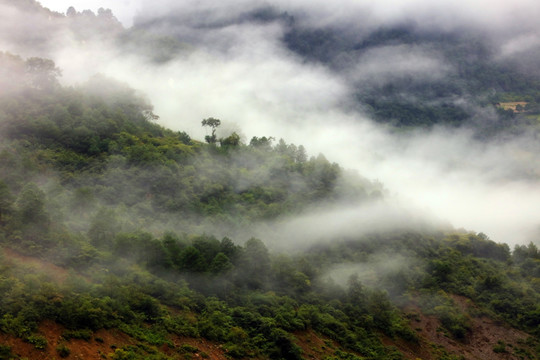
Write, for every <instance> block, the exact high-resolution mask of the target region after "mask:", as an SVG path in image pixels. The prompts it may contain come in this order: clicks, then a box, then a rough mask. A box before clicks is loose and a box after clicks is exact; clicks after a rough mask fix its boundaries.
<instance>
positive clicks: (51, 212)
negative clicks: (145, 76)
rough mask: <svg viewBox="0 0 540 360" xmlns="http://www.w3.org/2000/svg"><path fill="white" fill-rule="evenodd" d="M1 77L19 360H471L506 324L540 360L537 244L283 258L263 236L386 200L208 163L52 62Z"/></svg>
mask: <svg viewBox="0 0 540 360" xmlns="http://www.w3.org/2000/svg"><path fill="white" fill-rule="evenodd" d="M2 61H4V63H9V64H11V65H10V66H13V68H17V69H20V71H21V75H20V76H22V77H23V78H24V79H26V80H25V81H22V82H20V84H21V86H20V87H18V88H13V89H12V91H11V92H7V93H4V94H2V98H1V99H0V102H1V109H2V117H1V119H2V120H1V123H0V125H1V127H2V136H3V137H2V148H1V152H0V167H1V169H2V171H1V172H0V174H1V175H0V241H1V244H2V251H1V253H0V254H1V257H0V288H1V289H2V293H3V294H4V296H3V297H2V298H1V299H0V311H1V313H0V332H1V333H2V334H1V336H2V337H1V339H2V342H3V344H5V345H2V348H0V350H1V351H2V356H3V357H4V358H8V359H9V358H17V357H21V356H41V357H43V358H51V357H52V356H54V355H53V354H55V353H56V354H57V356H60V357H62V356H67V357H68V358H69V357H70V356H75V354H76V353H77V349H81V350H80V351H81V352H82V353H84V352H83V350H82V349H83V348H85V347H90V348H91V349H92V351H98V350H99V351H101V352H102V353H103V356H105V357H106V358H111V359H143V358H144V359H152V358H153V359H183V358H190V357H193V356H194V354H198V355H199V356H203V357H204V355H203V352H205V353H206V354H207V355H208V354H209V352H208V351H210V349H212V348H213V346H221V349H222V350H216V351H217V353H218V354H219V355H218V356H222V355H225V356H227V357H232V358H271V359H302V358H308V357H309V356H310V355H309V354H311V355H312V356H317V355H314V354H319V355H320V356H321V357H323V356H324V357H326V358H328V359H357V358H368V359H400V358H415V357H419V356H421V357H423V358H424V357H425V358H442V359H444V358H446V359H452V358H459V356H460V355H461V354H460V353H461V352H462V351H464V350H466V349H469V347H471V346H474V345H473V344H477V342H475V336H478V335H480V334H484V332H482V331H480V330H479V329H478V327H479V325H478V324H479V323H480V322H481V321H484V322H485V323H489V324H493V323H492V322H491V321H492V320H485V319H487V318H491V319H495V320H496V321H499V322H500V323H501V324H505V325H504V326H512V327H514V328H515V329H519V330H520V331H522V332H517V330H515V331H514V330H512V331H513V333H514V334H518V335H512V336H505V337H504V338H498V337H499V336H502V334H503V332H501V330H500V328H499V327H498V326H493V325H490V327H491V330H489V331H488V333H489V334H490V337H488V340H485V341H484V344H485V345H484V349H485V348H486V347H487V348H489V347H491V348H492V349H491V350H492V351H491V352H488V353H489V356H491V357H490V358H492V359H495V358H501V359H502V358H523V359H535V358H538V344H539V343H538V336H539V330H540V328H539V327H538V326H539V324H540V318H539V316H540V308H539V305H538V304H540V295H539V288H538V285H539V282H538V278H539V277H540V253H539V251H538V249H537V248H536V246H535V245H534V244H532V243H531V244H530V245H528V246H517V247H516V248H515V249H514V251H513V252H511V251H510V249H509V247H508V245H506V244H497V243H495V242H493V241H491V240H490V239H489V238H488V237H487V236H486V235H484V234H475V233H469V232H464V231H461V232H460V231H456V230H454V229H452V228H450V227H448V226H439V225H437V224H435V225H434V224H429V222H426V223H423V222H420V223H415V222H408V221H407V220H408V218H406V221H405V225H403V226H400V227H398V228H395V227H389V226H388V227H384V228H383V229H381V230H378V231H372V232H368V233H364V234H353V235H350V234H349V235H327V233H324V232H323V233H321V237H320V238H317V239H313V241H312V242H311V243H309V244H307V245H304V248H303V249H304V250H303V251H289V252H280V251H279V250H274V249H273V248H272V243H268V244H265V242H264V241H265V239H264V238H263V239H262V240H260V239H258V238H255V237H253V236H254V235H253V234H254V233H255V229H254V228H253V225H254V224H256V223H259V222H263V221H270V222H269V228H270V227H272V226H274V225H273V224H279V222H280V221H286V220H287V219H291V218H294V217H295V216H297V215H302V214H306V213H308V212H309V211H311V209H313V208H315V209H319V210H321V211H325V210H326V209H328V208H329V205H331V206H332V207H345V206H350V205H351V204H352V205H355V206H360V205H369V204H373V203H378V202H380V201H381V197H382V196H383V193H384V189H382V188H381V186H380V184H377V183H373V182H370V181H367V180H365V178H363V177H361V176H359V175H357V174H349V173H348V172H346V171H345V170H343V169H342V168H341V167H340V166H339V165H337V164H332V163H330V162H329V161H328V160H326V159H325V158H324V156H322V155H319V156H318V157H308V156H307V154H306V151H305V149H303V147H302V146H295V145H292V144H286V143H285V142H284V141H279V142H277V144H274V140H273V139H272V138H269V137H266V136H263V137H254V138H253V139H251V141H250V143H249V144H244V143H243V142H242V141H241V139H240V138H239V137H238V136H237V135H236V136H235V134H234V133H233V134H231V135H229V136H226V137H223V138H219V139H218V138H213V137H212V136H209V137H208V140H209V141H208V143H202V142H199V141H196V140H193V139H191V138H190V137H189V135H188V134H186V133H184V132H174V131H171V130H168V129H165V128H163V127H161V126H159V125H157V124H156V123H155V122H154V121H155V119H156V118H157V117H156V115H155V114H153V112H152V107H151V105H150V104H148V102H146V101H145V100H144V98H142V97H140V96H138V95H137V94H136V93H135V92H134V91H133V90H131V89H129V88H128V87H126V86H124V85H122V84H118V83H116V82H114V81H111V80H108V79H104V78H102V77H97V78H95V79H93V80H91V81H90V82H89V83H87V84H84V85H81V86H80V87H77V88H65V87H62V86H60V85H59V83H58V82H57V81H56V74H57V73H58V71H57V69H56V67H55V65H54V63H52V62H51V61H49V60H46V59H40V58H32V59H26V60H23V59H22V58H19V57H16V56H12V55H9V54H2ZM104 89H107V91H104ZM214 120H215V119H214ZM208 123H209V122H208V121H206V122H203V124H208ZM213 124H215V122H213ZM382 201H384V200H382ZM321 225H323V226H324V224H321ZM312 226H315V224H312ZM263 235H264V233H263ZM268 235H269V232H268ZM281 236H282V237H283V239H282V240H283V241H286V242H288V243H290V244H295V242H296V241H297V240H298V238H297V236H296V235H295V233H294V232H291V233H288V234H287V233H285V234H282V235H281ZM231 237H232V239H231ZM298 245H300V244H298ZM293 248H294V247H293ZM22 254H24V255H22ZM27 256H29V257H27ZM464 299H467V300H464ZM469 301H470V302H471V304H472V305H468V304H467V305H464V302H469ZM421 324H426V326H425V327H424V328H419V329H418V330H417V329H416V327H419V326H420V325H421ZM429 326H434V327H437V328H438V329H439V330H438V331H437V334H439V335H438V336H433V333H432V332H429V329H428V327H429ZM426 332H428V333H426ZM526 334H529V335H526ZM17 339H19V340H17ZM20 339H22V341H24V342H26V345H23V343H21V340H20ZM310 339H311V340H310ZM317 339H319V340H317ZM321 339H322V340H321ZM85 341H89V342H88V343H86V342H85ZM308 341H313V342H314V344H313V345H306V343H307V342H308ZM321 341H322V342H321ZM199 343H202V344H205V345H193V344H199ZM503 343H504V344H503ZM27 344H31V345H32V346H33V347H34V349H35V350H29V345H27ZM323 344H324V345H323ZM106 346H109V348H110V349H111V350H108V352H107V351H106ZM112 346H114V348H113V347H112ZM396 346H397V347H396ZM195 347H197V349H195ZM307 348H309V349H307ZM25 354H28V355H25ZM36 354H39V355H36ZM468 354H470V357H467V358H471V359H472V358H475V356H476V355H475V353H474V351H472V350H471V351H469V352H468ZM208 356H210V355H208ZM467 356H469V355H467ZM486 356H488V355H486Z"/></svg>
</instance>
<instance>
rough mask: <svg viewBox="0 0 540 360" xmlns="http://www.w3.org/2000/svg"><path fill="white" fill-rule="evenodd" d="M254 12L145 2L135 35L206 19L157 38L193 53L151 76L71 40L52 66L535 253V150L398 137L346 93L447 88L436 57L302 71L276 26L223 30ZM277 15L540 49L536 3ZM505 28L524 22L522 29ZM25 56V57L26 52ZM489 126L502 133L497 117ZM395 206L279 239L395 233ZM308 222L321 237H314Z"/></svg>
mask: <svg viewBox="0 0 540 360" xmlns="http://www.w3.org/2000/svg"><path fill="white" fill-rule="evenodd" d="M43 3H44V4H45V5H47V1H43ZM262 4H263V3H262V2H261V3H258V2H256V3H253V2H251V3H250V5H249V6H248V5H247V3H246V2H244V1H235V2H234V3H227V4H221V5H217V6H214V5H212V6H210V3H208V2H207V3H204V2H203V3H202V4H199V5H196V4H195V3H194V2H189V1H188V2H180V3H178V2H174V4H173V2H166V1H164V2H160V3H157V4H156V3H155V2H151V3H150V2H142V3H141V5H140V6H141V9H142V10H141V12H140V13H139V17H138V18H137V20H136V22H137V21H139V22H143V21H144V22H148V21H151V20H153V21H157V20H159V16H161V15H163V14H165V13H166V12H169V13H170V14H175V13H176V12H182V13H183V17H184V18H190V17H193V16H200V15H201V14H208V18H206V19H204V18H200V17H199V18H195V19H196V21H193V24H189V23H188V24H187V25H181V26H178V25H177V24H172V25H171V24H165V25H163V26H162V27H161V28H160V31H162V32H163V33H167V31H168V30H169V28H170V30H171V31H172V33H173V34H176V35H177V36H180V35H181V39H180V40H182V41H185V42H186V44H187V45H189V46H186V48H185V50H183V51H180V53H178V54H176V55H175V57H174V58H173V59H171V60H170V61H167V62H162V63H155V62H153V61H151V60H150V59H151V57H148V56H141V54H140V53H134V52H131V51H128V50H126V49H124V48H122V47H120V46H118V44H115V43H112V42H111V43H103V42H93V41H87V42H77V41H73V36H72V35H71V33H70V32H69V29H67V28H66V29H63V30H62V32H60V34H61V35H60V36H58V37H57V39H58V40H57V41H59V43H57V44H55V46H53V47H51V48H50V49H48V53H47V55H48V56H49V57H51V58H53V59H54V60H55V62H56V63H57V65H58V66H59V67H60V68H62V69H63V73H64V77H63V81H64V82H65V83H66V84H73V83H80V82H83V81H85V79H87V78H88V77H89V76H91V75H93V74H95V73H103V74H105V75H107V76H110V77H113V78H116V79H119V80H121V81H125V82H127V83H128V84H130V85H131V86H133V87H135V88H136V89H138V90H140V91H142V92H144V93H146V94H147V95H148V97H149V98H150V100H151V102H152V103H153V104H154V106H155V113H157V114H158V115H160V117H161V118H160V120H159V121H160V124H162V125H164V126H167V127H170V128H173V129H175V130H184V131H187V132H188V133H190V134H191V135H192V136H193V137H195V138H199V139H202V138H204V129H202V128H201V126H200V122H201V120H202V119H204V118H207V117H209V116H214V117H217V118H220V119H221V120H222V121H223V124H224V125H223V126H224V127H226V126H228V125H227V124H233V125H231V126H232V127H233V128H240V129H241V131H242V133H243V134H244V135H245V138H246V139H250V138H251V137H252V136H273V137H275V138H277V139H279V138H284V139H285V140H286V141H287V142H293V143H296V144H302V145H304V146H305V147H306V149H307V151H308V153H310V154H313V155H316V154H318V153H319V152H321V153H324V154H325V155H326V157H327V158H328V159H329V160H331V161H335V162H338V163H340V164H341V165H342V166H344V167H346V168H351V169H356V170H358V171H359V172H360V173H361V174H362V175H364V176H365V177H367V178H369V179H373V180H375V179H377V180H380V181H381V182H382V183H384V184H385V186H386V188H387V189H388V192H389V193H390V198H392V199H393V200H388V201H394V200H395V201H396V202H397V203H399V208H400V209H402V208H405V209H409V210H408V211H410V214H408V215H407V217H406V219H410V218H411V217H412V218H416V217H418V216H421V217H423V216H424V214H426V213H428V214H434V218H437V219H441V220H448V221H450V222H451V223H452V224H453V225H454V226H455V227H464V228H466V229H469V230H473V231H476V232H484V233H486V234H487V235H488V236H490V237H491V238H492V239H493V240H495V241H504V242H508V243H510V244H515V243H522V242H527V241H530V240H533V241H538V237H537V229H538V226H539V225H540V219H539V218H538V215H537V214H538V213H539V211H538V210H540V206H539V205H538V204H540V180H539V178H540V161H539V160H538V156H537V154H538V150H540V149H539V145H538V142H537V139H535V138H534V137H527V136H520V137H510V138H507V139H505V140H504V141H500V142H499V141H496V140H492V141H490V142H482V143H480V142H478V141H477V140H476V139H475V138H474V136H473V134H472V133H470V132H468V131H467V130H463V129H457V130H456V129H446V128H434V129H430V130H419V131H413V132H408V133H401V134H400V133H397V134H396V133H395V132H394V131H392V130H391V129H387V128H386V127H384V126H381V125H378V124H376V123H374V122H373V121H372V120H371V119H369V117H368V116H367V115H366V114H365V113H362V111H360V110H358V109H357V107H355V106H354V104H353V102H354V101H353V98H354V94H355V91H357V89H355V88H353V87H352V85H351V84H352V83H355V84H358V83H362V82H364V83H365V84H366V85H365V86H373V84H381V83H384V82H385V81H388V79H391V78H392V79H393V78H396V77H398V78H399V77H400V76H410V77H413V78H414V77H431V78H436V79H444V77H445V76H447V75H448V74H451V73H452V72H453V71H454V69H453V68H452V67H451V66H450V65H448V64H446V63H445V62H444V60H443V59H442V58H441V57H440V56H439V55H438V54H437V53H436V52H434V51H432V50H430V49H426V48H423V47H419V46H416V45H406V46H405V45H396V46H394V45H389V46H385V47H379V48H375V49H372V50H370V51H368V52H366V53H363V54H361V55H360V56H359V57H358V59H357V62H356V64H355V66H354V67H352V68H351V67H349V68H348V69H347V71H348V72H340V71H339V70H335V69H332V68H329V67H326V66H324V65H322V64H317V63H313V62H306V61H305V59H303V58H302V57H301V56H299V55H298V54H295V53H293V52H291V51H290V50H289V49H287V48H286V46H285V45H284V44H283V42H282V37H283V34H284V32H285V31H286V30H287V28H286V27H287V24H286V23H284V22H283V21H281V20H276V21H267V22H261V21H245V22H234V21H233V22H227V20H229V19H233V18H238V16H239V12H242V13H245V12H248V11H249V10H250V9H255V8H257V6H259V5H262ZM264 4H265V5H267V3H264ZM273 5H274V6H275V7H276V8H277V9H278V10H279V11H283V12H284V11H287V12H289V14H292V15H294V16H295V18H296V19H297V21H299V22H300V23H301V24H304V25H305V26H315V25H317V24H323V25H325V26H336V27H339V26H341V28H347V27H348V31H349V34H351V33H352V34H353V35H352V36H358V37H359V38H361V37H362V36H363V34H364V32H367V31H370V30H371V29H376V28H377V27H381V26H383V25H389V24H398V23H410V22H413V23H414V24H415V26H417V28H420V29H423V31H427V30H429V29H434V28H436V29H438V31H442V30H448V29H452V30H455V29H458V28H459V27H463V28H464V29H468V30H470V31H473V30H474V31H478V32H479V33H484V34H488V35H490V36H491V37H489V38H490V41H491V40H493V41H498V39H499V38H500V42H497V44H498V46H499V50H500V53H501V54H503V55H504V56H511V54H514V53H516V52H517V51H518V50H519V49H520V48H523V47H525V48H534V47H535V46H538V41H537V39H535V37H534V36H531V35H530V34H532V33H534V32H531V31H536V33H539V32H540V25H538V22H537V19H538V16H534V15H535V14H536V15H540V14H538V12H539V11H540V4H538V3H537V2H533V1H528V0H518V1H517V2H513V3H512V4H507V3H505V4H502V3H501V4H497V3H495V4H494V3H492V2H487V1H480V2H474V3H472V4H471V3H467V4H465V3H462V2H457V3H456V2H452V3H450V2H443V3H432V2H422V1H412V0H411V1H407V2H396V1H384V2H379V3H377V4H372V3H369V4H368V3H367V2H358V1H346V0H343V1H341V2H340V3H339V5H336V4H335V3H332V4H331V6H330V4H329V3H325V2H307V1H296V2H295V3H294V4H292V5H289V4H287V3H285V2H283V1H276V2H273ZM111 6H112V5H111ZM452 15H453V16H452ZM512 16H517V17H518V18H519V20H520V21H519V24H516V21H515V17H512ZM120 17H121V16H120ZM169 21H171V18H169ZM216 24H217V25H216ZM220 24H221V25H220ZM203 25H204V26H203ZM356 29H358V30H356ZM355 32H356V34H357V35H354V33H355ZM524 34H525V35H524ZM526 34H528V35H526ZM66 39H67V40H66ZM1 41H2V42H1V43H2V44H3V46H4V48H5V49H6V50H10V51H18V49H19V48H17V47H14V46H12V45H10V44H13V38H9V37H8V36H3V37H2V39H1ZM60 44H62V45H64V46H60ZM10 46H11V47H10ZM12 49H14V50H12ZM142 50H143V51H144V49H142ZM21 52H22V51H21ZM22 53H23V55H25V56H29V55H30V54H31V53H32V48H26V49H25V51H24V52H22ZM43 53H44V51H41V52H40V54H38V55H43ZM351 80H353V81H351ZM458 100H459V99H458ZM458 100H456V101H458ZM460 101H466V99H461V100H460ZM483 116H484V117H486V118H487V121H498V120H497V115H496V113H495V112H494V111H492V112H491V113H490V112H489V111H486V112H485V114H483ZM392 206H393V205H392ZM392 206H390V207H382V208H379V209H377V210H376V211H373V209H371V208H369V209H368V210H366V209H365V208H363V207H361V208H357V209H350V208H347V209H343V210H342V209H329V210H328V211H325V212H321V213H316V214H312V215H309V216H307V217H304V218H299V219H295V220H293V221H292V222H291V223H290V224H284V225H283V226H284V228H283V231H284V232H289V233H290V234H294V237H295V238H297V239H304V238H309V237H311V236H315V235H317V234H319V235H320V234H324V235H325V236H328V237H330V236H331V235H332V234H337V235H342V232H343V231H345V234H344V235H348V236H349V235H352V234H354V233H355V232H358V233H361V232H362V231H363V230H362V229H364V228H369V226H367V225H366V226H365V227H362V226H360V225H358V226H352V227H351V226H347V225H346V224H345V223H344V222H348V223H350V224H363V223H362V222H358V219H364V221H367V222H369V219H370V216H375V215H376V216H377V219H378V220H377V221H375V220H373V222H376V223H377V224H380V225H381V226H383V225H384V221H383V219H384V218H385V216H388V218H389V219H393V220H392V221H391V222H392V223H395V222H396V221H397V220H396V219H399V218H401V217H402V215H401V214H404V213H406V212H407V211H404V212H403V213H402V212H401V210H400V212H399V214H397V215H396V210H395V208H393V207H392ZM417 209H421V211H418V210H417ZM374 214H375V215H374ZM403 216H405V215H403ZM427 218H429V216H427ZM394 220H396V221H394ZM407 221H409V220H407ZM397 222H399V221H397ZM315 223H316V224H320V227H321V229H320V230H321V232H316V233H313V231H312V230H313V229H314V227H313V226H312V224H315ZM325 229H326V230H325ZM291 236H293V235H291ZM300 241H302V240H300Z"/></svg>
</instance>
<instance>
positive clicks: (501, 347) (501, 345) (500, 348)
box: [493, 340, 506, 354]
mask: <svg viewBox="0 0 540 360" xmlns="http://www.w3.org/2000/svg"><path fill="white" fill-rule="evenodd" d="M493 352H494V353H498V354H501V353H505V352H506V344H505V342H504V341H501V340H499V341H497V345H495V346H494V347H493Z"/></svg>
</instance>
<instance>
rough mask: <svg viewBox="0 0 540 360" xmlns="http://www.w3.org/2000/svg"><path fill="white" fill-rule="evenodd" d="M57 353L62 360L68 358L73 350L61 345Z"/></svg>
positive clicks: (57, 348)
mask: <svg viewBox="0 0 540 360" xmlns="http://www.w3.org/2000/svg"><path fill="white" fill-rule="evenodd" d="M56 352H57V353H58V355H59V356H60V357H61V358H66V357H68V356H69V355H70V354H71V350H70V349H69V348H68V347H67V346H66V344H59V345H58V346H57V347H56Z"/></svg>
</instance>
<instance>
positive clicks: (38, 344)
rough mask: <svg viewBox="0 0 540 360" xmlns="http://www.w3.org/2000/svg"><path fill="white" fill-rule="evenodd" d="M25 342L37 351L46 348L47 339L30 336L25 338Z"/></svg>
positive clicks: (39, 336)
mask: <svg viewBox="0 0 540 360" xmlns="http://www.w3.org/2000/svg"><path fill="white" fill-rule="evenodd" d="M26 341H28V342H29V343H30V344H32V345H34V347H35V348H36V349H38V350H43V349H45V348H46V347H47V339H45V337H43V336H41V335H30V336H28V337H27V338H26Z"/></svg>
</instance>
